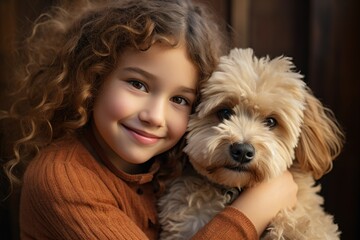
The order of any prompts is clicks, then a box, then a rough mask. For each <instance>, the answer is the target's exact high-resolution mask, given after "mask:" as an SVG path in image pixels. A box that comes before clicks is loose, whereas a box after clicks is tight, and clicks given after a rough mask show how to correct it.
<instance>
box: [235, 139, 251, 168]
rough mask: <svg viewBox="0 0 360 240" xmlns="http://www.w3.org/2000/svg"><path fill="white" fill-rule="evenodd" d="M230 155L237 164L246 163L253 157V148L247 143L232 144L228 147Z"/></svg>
mask: <svg viewBox="0 0 360 240" xmlns="http://www.w3.org/2000/svg"><path fill="white" fill-rule="evenodd" d="M230 155H231V157H232V158H233V159H234V160H235V161H236V162H238V163H242V164H244V163H248V162H250V161H251V160H252V159H253V158H254V156H255V148H254V147H253V145H251V144H249V143H233V144H231V145H230Z"/></svg>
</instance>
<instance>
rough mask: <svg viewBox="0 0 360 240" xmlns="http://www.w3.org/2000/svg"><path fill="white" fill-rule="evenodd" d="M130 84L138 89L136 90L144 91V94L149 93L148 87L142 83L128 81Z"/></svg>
mask: <svg viewBox="0 0 360 240" xmlns="http://www.w3.org/2000/svg"><path fill="white" fill-rule="evenodd" d="M128 83H129V84H130V85H131V86H133V87H134V88H136V89H139V90H141V91H144V92H147V91H148V90H147V88H146V86H145V84H143V83H142V82H140V81H137V80H130V81H128Z"/></svg>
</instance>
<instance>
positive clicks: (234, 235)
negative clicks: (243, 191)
mask: <svg viewBox="0 0 360 240" xmlns="http://www.w3.org/2000/svg"><path fill="white" fill-rule="evenodd" d="M192 239H193V240H201V239H204V240H205V239H206V240H211V239H213V240H215V239H222V240H226V239H229V240H230V239H244V240H257V239H259V237H258V235H257V232H256V229H255V226H254V225H253V224H252V222H251V221H250V220H249V219H248V218H247V217H246V216H245V215H244V214H243V213H242V212H240V211H238V210H237V209H235V208H233V207H226V208H225V209H224V210H223V211H222V212H220V213H219V214H217V215H216V216H215V217H214V218H213V219H212V220H211V221H210V222H209V223H208V224H207V225H205V226H204V227H203V228H202V229H200V231H199V232H198V233H197V234H195V236H193V238H192Z"/></svg>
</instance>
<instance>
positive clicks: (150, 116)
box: [139, 99, 166, 127]
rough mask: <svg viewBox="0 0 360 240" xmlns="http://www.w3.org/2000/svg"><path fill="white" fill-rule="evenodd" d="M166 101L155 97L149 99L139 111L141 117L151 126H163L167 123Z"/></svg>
mask: <svg viewBox="0 0 360 240" xmlns="http://www.w3.org/2000/svg"><path fill="white" fill-rule="evenodd" d="M165 102H166V101H164V100H161V99H154V100H153V101H148V102H147V103H146V104H145V106H144V108H143V109H142V110H141V111H140V113H139V119H140V120H141V121H142V122H144V123H146V124H148V125H151V126H155V127H162V126H164V125H165V114H166V110H165V106H166V104H165Z"/></svg>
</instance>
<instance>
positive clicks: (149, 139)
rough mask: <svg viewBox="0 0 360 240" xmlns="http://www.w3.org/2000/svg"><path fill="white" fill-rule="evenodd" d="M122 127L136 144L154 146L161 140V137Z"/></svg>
mask: <svg viewBox="0 0 360 240" xmlns="http://www.w3.org/2000/svg"><path fill="white" fill-rule="evenodd" d="M123 127H124V128H125V129H126V130H127V132H128V133H129V134H130V135H131V136H132V137H133V138H134V139H135V140H136V141H137V142H139V143H140V144H143V145H150V144H155V143H157V142H158V141H159V140H160V139H161V137H158V136H155V135H153V134H149V133H146V132H143V131H141V130H137V129H133V128H129V127H127V126H123Z"/></svg>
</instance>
